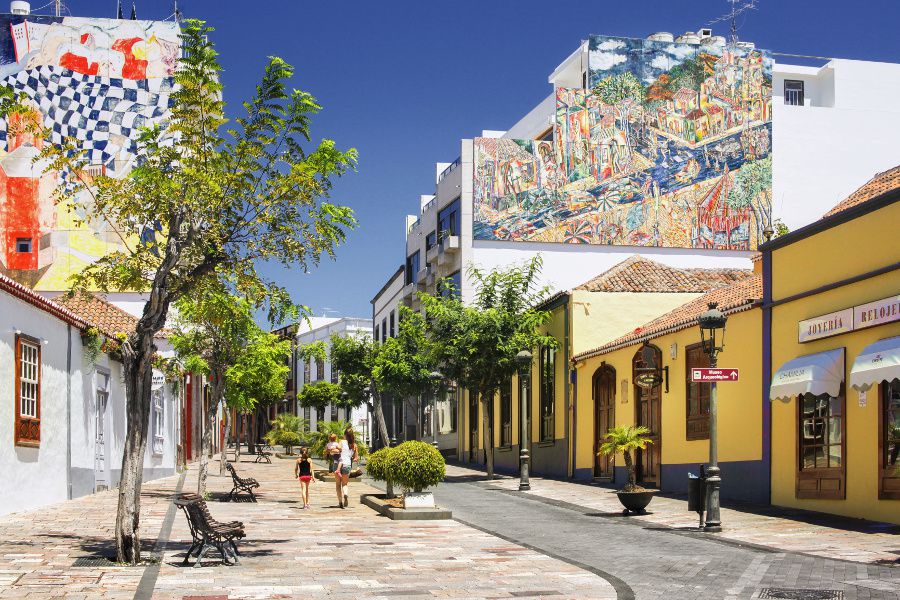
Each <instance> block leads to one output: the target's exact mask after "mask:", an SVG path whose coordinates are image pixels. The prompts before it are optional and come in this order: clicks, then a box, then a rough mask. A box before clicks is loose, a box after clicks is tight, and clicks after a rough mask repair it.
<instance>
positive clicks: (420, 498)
mask: <svg viewBox="0 0 900 600" xmlns="http://www.w3.org/2000/svg"><path fill="white" fill-rule="evenodd" d="M403 508H434V494H432V493H431V492H406V493H405V494H403Z"/></svg>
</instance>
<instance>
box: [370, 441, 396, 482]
mask: <svg viewBox="0 0 900 600" xmlns="http://www.w3.org/2000/svg"><path fill="white" fill-rule="evenodd" d="M392 450H393V449H392V448H382V449H381V450H377V451H375V452H373V453H372V454H370V455H369V459H368V460H367V461H366V474H367V475H368V476H369V477H371V478H372V479H374V480H375V481H384V482H387V481H388V480H390V479H391V477H390V460H391V451H392Z"/></svg>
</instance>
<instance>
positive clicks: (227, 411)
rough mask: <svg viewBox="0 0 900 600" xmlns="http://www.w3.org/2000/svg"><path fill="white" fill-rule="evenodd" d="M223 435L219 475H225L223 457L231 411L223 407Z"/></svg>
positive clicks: (225, 458) (228, 432)
mask: <svg viewBox="0 0 900 600" xmlns="http://www.w3.org/2000/svg"><path fill="white" fill-rule="evenodd" d="M224 412H225V434H224V435H223V436H222V452H221V453H220V454H219V475H224V474H225V461H226V460H228V457H227V456H225V453H226V451H227V450H228V436H229V434H230V433H231V411H230V410H228V407H227V406H226V407H225V411H224Z"/></svg>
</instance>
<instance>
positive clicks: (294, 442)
mask: <svg viewBox="0 0 900 600" xmlns="http://www.w3.org/2000/svg"><path fill="white" fill-rule="evenodd" d="M277 439H278V443H279V444H281V445H282V446H284V449H285V451H286V452H287V453H288V454H293V452H292V450H293V448H294V446H302V445H303V438H302V437H300V434H299V433H297V432H296V431H282V432H281V433H279V434H278V436H277Z"/></svg>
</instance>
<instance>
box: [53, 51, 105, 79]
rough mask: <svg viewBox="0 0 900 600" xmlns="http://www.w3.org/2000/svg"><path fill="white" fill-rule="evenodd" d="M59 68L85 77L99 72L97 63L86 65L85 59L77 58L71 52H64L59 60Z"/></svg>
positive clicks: (82, 57)
mask: <svg viewBox="0 0 900 600" xmlns="http://www.w3.org/2000/svg"><path fill="white" fill-rule="evenodd" d="M59 66H61V67H65V68H66V69H70V70H72V71H75V72H76V73H83V74H85V75H96V74H97V73H98V72H99V71H100V65H99V64H98V63H95V62H92V63H88V60H87V57H85V56H78V55H77V54H72V53H71V52H66V53H65V54H63V55H62V56H61V57H60V58H59Z"/></svg>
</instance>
